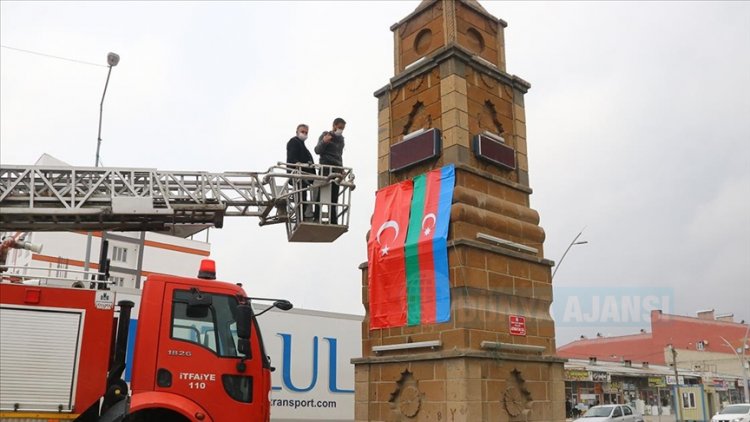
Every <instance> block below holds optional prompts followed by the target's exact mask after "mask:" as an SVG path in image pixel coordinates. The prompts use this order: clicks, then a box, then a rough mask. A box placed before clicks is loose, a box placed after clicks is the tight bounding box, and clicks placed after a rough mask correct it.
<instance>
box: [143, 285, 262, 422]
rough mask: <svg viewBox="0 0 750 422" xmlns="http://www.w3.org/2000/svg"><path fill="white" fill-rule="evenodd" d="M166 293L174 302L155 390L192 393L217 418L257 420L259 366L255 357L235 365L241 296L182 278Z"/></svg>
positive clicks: (164, 327)
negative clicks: (186, 282) (243, 364)
mask: <svg viewBox="0 0 750 422" xmlns="http://www.w3.org/2000/svg"><path fill="white" fill-rule="evenodd" d="M166 297H167V298H170V297H171V298H172V300H171V305H172V306H171V310H166V309H165V310H164V312H163V314H162V321H161V328H160V340H159V352H158V357H157V368H156V371H157V372H156V386H155V390H156V391H165V392H170V393H174V394H179V395H181V396H184V397H187V398H190V399H191V400H193V401H194V402H196V403H197V404H199V405H200V406H201V407H203V408H204V409H206V411H207V412H208V413H209V416H210V417H211V418H212V419H213V420H214V421H217V420H219V421H221V420H235V419H237V420H239V419H245V420H256V419H253V417H254V416H255V413H256V412H258V411H259V410H258V408H259V407H260V405H259V404H255V405H254V403H253V402H254V401H255V402H261V400H258V397H257V395H258V394H259V393H260V391H254V388H253V376H252V375H254V372H257V371H256V370H255V369H254V368H255V366H254V365H252V362H251V361H248V362H247V363H248V364H247V368H246V370H245V371H244V372H239V370H238V365H237V364H238V363H239V361H240V357H241V356H240V354H239V353H238V350H237V339H236V325H237V323H236V320H235V318H236V316H237V306H238V304H239V303H238V301H237V298H236V297H235V296H232V295H230V294H226V293H222V292H221V290H214V291H212V290H210V289H205V288H202V289H201V290H198V289H190V288H189V287H186V286H185V285H181V284H168V285H167V289H166ZM255 343H257V342H255ZM251 347H252V348H253V349H256V348H257V344H252V345H251ZM253 351H255V350H253ZM259 355H260V353H258V352H256V353H254V354H253V356H258V357H259ZM256 390H257V389H256ZM254 395H256V397H254ZM254 399H255V400H254ZM240 415H241V416H240ZM258 420H260V419H258Z"/></svg>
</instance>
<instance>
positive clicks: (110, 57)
mask: <svg viewBox="0 0 750 422" xmlns="http://www.w3.org/2000/svg"><path fill="white" fill-rule="evenodd" d="M118 63H120V56H119V55H117V54H115V53H112V52H110V53H107V64H108V65H109V70H108V71H107V81H106V82H104V91H103V92H102V101H101V102H100V103H99V135H98V136H97V137H96V160H95V161H94V167H99V150H100V149H101V146H102V114H103V112H104V96H105V95H107V86H109V76H110V75H111V74H112V68H113V67H114V66H117V64H118ZM102 240H104V236H102ZM89 255H91V232H89V233H88V236H87V237H86V260H85V262H84V263H83V270H84V271H88V269H89V263H90V258H89Z"/></svg>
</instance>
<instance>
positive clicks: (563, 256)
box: [550, 227, 589, 280]
mask: <svg viewBox="0 0 750 422" xmlns="http://www.w3.org/2000/svg"><path fill="white" fill-rule="evenodd" d="M585 229H586V227H584V228H582V229H581V231H580V232H579V233H578V234H577V235H576V237H574V238H573V241H572V242H570V245H568V248H567V249H565V252H563V254H562V257H561V258H560V261H558V262H557V265H555V271H552V277H551V278H550V280H554V279H555V274H557V270H559V269H560V265H562V262H563V259H565V255H567V254H568V251H569V250H570V248H572V247H573V245H585V244H587V243H589V242H588V241H587V240H581V241H578V238H579V237H581V235H582V234H583V231H584V230H585Z"/></svg>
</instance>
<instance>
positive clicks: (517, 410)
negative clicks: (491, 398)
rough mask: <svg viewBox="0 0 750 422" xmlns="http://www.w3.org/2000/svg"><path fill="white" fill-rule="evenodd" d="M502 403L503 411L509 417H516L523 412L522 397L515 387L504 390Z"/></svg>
mask: <svg viewBox="0 0 750 422" xmlns="http://www.w3.org/2000/svg"><path fill="white" fill-rule="evenodd" d="M503 403H504V404H505V411H507V412H508V414H509V415H511V416H518V415H520V414H521V413H522V412H523V408H524V403H523V397H521V393H520V392H519V391H518V389H517V388H515V387H509V388H507V389H506V390H505V393H504V394H503Z"/></svg>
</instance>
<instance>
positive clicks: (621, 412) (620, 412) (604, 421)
mask: <svg viewBox="0 0 750 422" xmlns="http://www.w3.org/2000/svg"><path fill="white" fill-rule="evenodd" d="M574 422H643V418H641V417H640V416H638V415H636V414H635V412H633V409H631V408H630V406H627V405H624V404H605V405H602V406H594V407H592V408H591V409H589V410H587V411H586V413H584V414H583V416H581V417H580V418H578V419H576V420H575V421H574Z"/></svg>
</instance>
